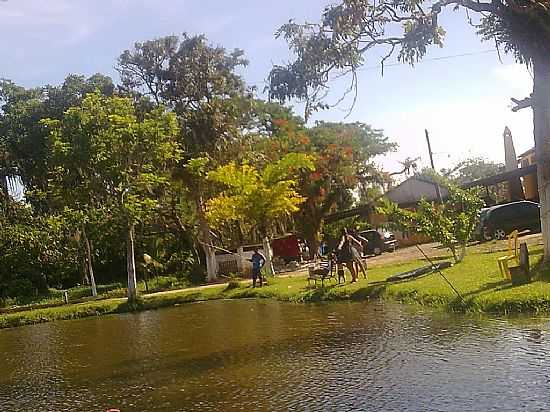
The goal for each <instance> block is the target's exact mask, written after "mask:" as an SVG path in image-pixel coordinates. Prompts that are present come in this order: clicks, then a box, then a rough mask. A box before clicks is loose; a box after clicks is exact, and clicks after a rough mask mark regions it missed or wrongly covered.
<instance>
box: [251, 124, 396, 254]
mask: <svg viewBox="0 0 550 412" xmlns="http://www.w3.org/2000/svg"><path fill="white" fill-rule="evenodd" d="M272 123H273V125H272V126H271V129H272V135H271V136H270V138H266V139H264V140H263V141H262V143H263V145H264V148H263V149H262V151H263V152H264V153H265V156H266V157H267V158H268V159H271V160H275V159H277V158H278V157H280V156H283V155H284V154H285V153H292V152H296V153H306V154H310V155H312V156H313V157H314V164H315V170H314V171H304V172H302V173H301V175H300V176H299V179H298V182H299V185H298V187H299V192H300V194H301V195H302V196H303V197H304V198H305V199H306V200H305V202H304V203H303V204H302V205H301V207H300V211H299V213H298V214H297V219H296V224H297V227H298V230H299V231H300V232H301V234H302V235H303V236H304V237H305V238H306V240H307V241H308V243H309V246H310V250H311V251H312V253H316V251H317V249H318V246H319V244H320V233H321V230H322V227H323V222H324V218H325V216H326V215H328V214H330V213H332V212H335V211H336V210H339V209H344V208H349V207H351V206H352V205H353V203H354V202H355V196H354V192H355V191H356V190H358V189H361V188H362V189H363V190H362V192H365V190H364V189H365V188H366V187H368V186H369V184H370V183H372V182H373V181H375V180H376V179H377V178H378V177H381V176H380V173H379V170H378V168H377V167H376V164H375V162H374V159H375V157H376V156H378V155H382V154H384V153H387V152H388V151H390V150H393V149H394V147H395V145H394V144H393V143H391V142H389V141H388V138H386V137H385V136H384V134H383V132H382V131H381V130H377V129H374V128H373V127H371V126H369V125H366V124H363V123H325V122H320V123H318V124H317V125H315V126H314V127H311V128H306V127H304V125H303V124H302V123H301V122H300V121H299V119H296V118H293V117H289V116H286V117H283V118H274V119H273V121H272ZM259 147H261V145H259Z"/></svg>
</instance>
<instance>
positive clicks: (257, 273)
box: [249, 248, 266, 288]
mask: <svg viewBox="0 0 550 412" xmlns="http://www.w3.org/2000/svg"><path fill="white" fill-rule="evenodd" d="M249 261H250V262H252V287H253V288H255V287H256V279H259V281H260V287H261V286H262V285H263V278H262V268H263V267H264V265H265V262H266V260H265V256H264V255H262V254H261V253H260V252H258V248H254V254H253V255H252V257H251V258H250V259H249Z"/></svg>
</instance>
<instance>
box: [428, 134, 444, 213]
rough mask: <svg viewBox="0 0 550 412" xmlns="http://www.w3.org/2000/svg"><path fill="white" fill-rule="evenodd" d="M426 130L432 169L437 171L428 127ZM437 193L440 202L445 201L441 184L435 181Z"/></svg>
mask: <svg viewBox="0 0 550 412" xmlns="http://www.w3.org/2000/svg"><path fill="white" fill-rule="evenodd" d="M424 132H426V142H427V143H428V153H429V154H430V164H431V165H432V170H433V171H434V172H435V166H434V157H433V152H432V145H431V144H430V135H429V134H428V129H425V130H424ZM435 193H436V195H437V201H438V202H439V203H443V198H442V197H441V189H440V188H439V185H438V184H437V182H436V183H435Z"/></svg>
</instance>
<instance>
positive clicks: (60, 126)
mask: <svg viewBox="0 0 550 412" xmlns="http://www.w3.org/2000/svg"><path fill="white" fill-rule="evenodd" d="M43 123H45V124H46V125H47V126H48V129H49V131H50V140H51V147H52V152H53V154H54V156H55V157H57V158H58V159H59V161H58V162H57V163H56V165H57V166H56V167H55V169H54V170H53V172H52V173H53V174H54V176H55V177H56V178H58V179H59V175H61V176H62V177H61V178H60V179H61V180H62V181H63V180H64V181H65V184H62V185H60V187H61V188H62V189H63V190H65V192H66V199H67V203H68V205H67V206H70V207H72V208H74V209H75V210H80V211H88V208H91V207H94V206H95V205H98V204H99V203H101V204H102V205H103V207H104V208H107V209H109V210H111V211H112V213H113V215H114V217H113V221H118V222H120V223H121V225H122V227H124V231H125V234H126V246H127V255H126V258H127V272H128V300H129V301H134V300H135V299H136V297H137V288H136V265H135V251H134V248H135V226H136V224H138V223H140V222H143V221H146V220H147V219H150V218H151V217H152V216H153V215H154V214H155V212H156V211H157V210H158V208H159V206H160V202H161V200H162V198H161V197H160V196H159V193H161V192H162V189H163V187H165V186H167V185H168V184H169V182H170V171H171V168H172V167H173V166H174V165H175V163H176V162H177V161H178V160H179V159H180V154H181V153H180V149H179V147H178V144H177V137H178V134H179V129H178V125H177V120H176V118H175V116H174V115H173V114H172V113H170V112H166V111H165V110H164V109H163V108H162V107H159V108H156V109H154V110H153V111H151V112H149V113H139V116H138V113H136V109H135V107H134V102H133V101H132V100H131V99H128V98H121V97H104V96H102V95H100V94H95V93H94V94H89V95H88V96H87V97H86V98H85V99H84V100H83V102H82V104H81V105H79V106H76V107H73V108H71V109H69V110H68V111H67V112H66V113H65V115H64V116H63V118H62V119H61V120H51V119H50V120H45V121H44V122H43ZM50 176H51V175H50ZM68 183H72V185H71V184H68Z"/></svg>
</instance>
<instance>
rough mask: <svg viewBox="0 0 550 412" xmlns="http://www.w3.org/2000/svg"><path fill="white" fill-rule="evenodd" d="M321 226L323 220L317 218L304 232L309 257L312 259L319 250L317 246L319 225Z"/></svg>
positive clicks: (319, 236) (318, 244) (319, 240)
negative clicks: (305, 232)
mask: <svg viewBox="0 0 550 412" xmlns="http://www.w3.org/2000/svg"><path fill="white" fill-rule="evenodd" d="M322 226H323V221H322V220H318V221H315V222H311V224H310V226H309V229H308V232H307V234H306V241H307V243H308V247H309V258H310V259H313V258H315V256H316V255H317V252H318V251H319V246H320V245H321V227H322Z"/></svg>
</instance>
